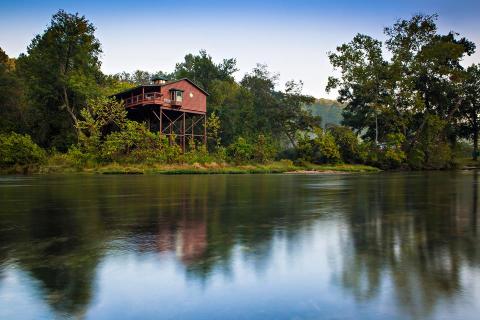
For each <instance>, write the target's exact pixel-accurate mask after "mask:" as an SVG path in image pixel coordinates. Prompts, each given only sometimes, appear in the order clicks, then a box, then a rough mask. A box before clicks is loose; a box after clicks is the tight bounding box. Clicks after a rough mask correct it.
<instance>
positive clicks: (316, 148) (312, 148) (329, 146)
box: [297, 128, 341, 163]
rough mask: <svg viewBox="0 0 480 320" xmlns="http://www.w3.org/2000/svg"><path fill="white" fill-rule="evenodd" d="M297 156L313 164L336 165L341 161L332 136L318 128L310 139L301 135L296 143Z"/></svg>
mask: <svg viewBox="0 0 480 320" xmlns="http://www.w3.org/2000/svg"><path fill="white" fill-rule="evenodd" d="M297 150H298V155H299V157H300V158H301V159H302V160H304V161H308V162H313V163H338V162H340V160H341V156H340V150H339V148H338V146H337V144H336V143H335V139H334V138H333V136H332V134H330V133H329V132H325V131H323V130H322V129H320V128H317V129H316V130H315V135H314V137H313V139H312V138H310V136H308V135H303V136H302V137H300V139H299V141H298V147H297Z"/></svg>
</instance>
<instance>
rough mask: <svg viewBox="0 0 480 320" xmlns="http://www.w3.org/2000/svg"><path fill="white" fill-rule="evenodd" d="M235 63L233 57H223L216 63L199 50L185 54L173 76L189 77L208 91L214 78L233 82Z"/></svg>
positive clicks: (178, 77) (179, 77)
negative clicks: (196, 53) (195, 52)
mask: <svg viewBox="0 0 480 320" xmlns="http://www.w3.org/2000/svg"><path fill="white" fill-rule="evenodd" d="M236 65H237V61H236V59H233V58H231V59H224V60H223V61H222V62H221V63H219V64H216V63H214V62H213V60H212V57H211V56H210V55H208V54H207V52H206V51H205V50H200V52H199V54H198V55H193V54H187V55H186V56H185V58H184V61H183V62H180V63H177V65H176V66H175V71H174V77H175V78H176V79H181V78H189V79H191V80H193V82H195V83H197V84H198V85H199V86H200V87H202V88H203V89H204V90H206V91H209V90H210V86H211V84H212V82H213V81H215V80H220V81H230V82H233V74H234V73H235V72H236V71H237V70H238V69H237V66H236Z"/></svg>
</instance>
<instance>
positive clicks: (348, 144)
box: [329, 126, 365, 163]
mask: <svg viewBox="0 0 480 320" xmlns="http://www.w3.org/2000/svg"><path fill="white" fill-rule="evenodd" d="M329 132H330V133H331V134H332V136H333V138H334V139H335V143H336V144H337V146H338V148H339V151H340V154H341V157H342V160H343V161H344V162H346V163H363V162H364V161H365V158H364V156H365V155H364V154H363V153H362V150H361V148H360V143H359V141H358V137H357V136H356V135H355V133H354V132H353V131H352V130H351V129H350V128H347V127H343V126H335V127H332V128H330V129H329Z"/></svg>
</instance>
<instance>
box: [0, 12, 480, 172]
mask: <svg viewBox="0 0 480 320" xmlns="http://www.w3.org/2000/svg"><path fill="white" fill-rule="evenodd" d="M436 19H437V16H436V15H415V16H413V17H412V18H411V19H409V20H398V21H397V22H396V23H395V24H394V25H393V26H392V27H388V28H385V35H386V39H387V40H386V41H385V48H384V44H383V43H382V42H381V41H379V40H376V39H374V38H372V37H370V36H367V35H362V34H358V35H356V36H355V37H354V38H353V40H352V41H351V42H349V43H346V44H343V45H341V46H339V47H338V48H337V49H336V50H335V51H334V52H331V53H329V59H330V62H331V64H332V66H333V67H334V68H335V69H337V70H338V71H339V72H338V76H333V77H330V78H329V82H328V86H327V90H337V91H338V103H339V105H342V106H344V109H343V120H342V125H341V126H337V125H326V124H324V125H323V127H322V119H321V118H320V117H319V116H317V115H315V114H318V112H315V114H314V113H312V108H309V106H310V105H312V104H314V103H315V102H316V100H315V98H313V97H311V96H309V95H305V94H303V93H302V82H301V81H293V80H292V81H288V82H287V83H286V84H285V89H284V90H278V89H277V87H278V74H275V73H272V72H271V71H270V70H269V69H268V67H267V66H265V65H261V64H258V65H257V66H256V67H254V68H253V69H252V71H251V72H248V73H247V74H245V75H244V76H243V78H242V79H241V80H240V81H236V80H235V79H234V74H235V73H236V72H238V69H237V66H236V59H235V58H227V59H223V60H222V61H221V62H215V61H214V60H213V59H212V57H211V56H210V55H208V53H207V52H206V51H204V50H201V51H200V52H199V53H198V54H187V55H186V56H185V57H184V60H183V61H181V62H179V63H177V64H176V65H175V68H174V70H173V71H172V72H165V71H157V72H148V71H142V70H137V71H135V72H133V73H127V72H122V73H118V74H113V75H109V74H104V73H103V72H102V71H101V60H100V55H101V53H102V49H101V44H100V42H99V40H98V39H97V38H96V36H95V26H94V25H93V24H92V23H91V22H90V21H89V20H88V19H87V18H86V17H85V16H81V15H79V14H71V13H67V12H65V11H63V10H60V11H58V12H57V13H55V14H54V15H53V16H52V20H51V23H50V25H49V26H48V27H47V28H46V30H44V31H43V32H42V33H40V34H38V35H37V36H35V37H34V39H33V40H32V41H31V43H30V45H29V46H28V47H27V51H26V53H24V54H21V55H20V56H19V57H18V58H10V57H8V56H7V55H6V54H5V52H4V51H3V50H1V49H0V131H1V133H2V135H1V136H0V145H1V146H2V148H1V149H2V151H1V152H2V158H5V159H6V158H8V159H9V160H8V161H2V163H1V164H3V165H5V164H11V163H12V162H15V161H16V160H15V159H17V158H22V157H23V158H22V159H23V160H22V161H24V162H28V159H29V156H28V154H27V156H25V155H21V154H19V155H15V154H18V153H19V152H20V153H21V151H19V150H18V148H17V147H18V145H20V144H22V145H24V146H25V148H23V149H25V150H30V152H31V153H32V155H31V158H35V159H37V158H42V157H41V156H40V154H41V151H39V149H38V148H37V145H38V146H39V147H40V148H41V149H42V150H46V151H45V153H49V154H53V153H65V154H70V155H75V159H76V160H78V159H79V158H80V159H83V160H82V161H84V160H85V159H90V160H92V161H122V160H128V161H145V160H148V159H150V160H152V161H167V160H166V159H169V160H168V161H181V159H180V158H179V157H180V156H179V155H178V154H179V152H178V150H176V149H175V146H171V145H170V144H169V143H168V141H166V140H165V139H164V138H163V137H157V136H155V134H154V133H150V132H147V131H148V130H146V129H145V126H144V125H143V124H133V123H131V121H129V120H128V119H127V117H126V113H125V112H124V110H123V109H122V106H121V104H120V103H118V102H115V101H112V100H111V99H110V100H109V99H108V98H107V97H109V96H110V95H112V94H113V93H116V92H119V91H121V90H124V89H128V88H131V87H133V86H136V85H140V84H147V83H150V81H151V78H152V77H154V76H163V77H166V78H167V79H180V78H185V77H186V78H189V79H191V80H193V81H194V82H195V83H197V84H198V85H199V86H200V87H202V88H203V89H204V90H206V91H207V92H209V94H210V96H209V98H208V108H207V110H208V114H209V121H208V123H209V125H208V136H209V139H208V148H206V147H203V149H202V147H201V146H195V145H192V146H191V147H192V148H191V150H194V151H195V152H197V153H196V154H198V153H199V152H200V154H203V156H202V157H196V158H198V159H202V158H203V159H204V160H205V161H207V160H212V159H217V160H220V161H234V162H249V161H262V162H263V161H269V160H272V159H275V158H277V159H280V158H288V159H291V160H295V161H299V162H302V161H305V162H314V163H336V162H349V163H367V164H372V165H376V166H380V167H385V168H393V167H408V168H444V167H448V166H451V165H452V164H453V163H454V161H455V155H456V154H457V153H458V152H457V151H458V150H459V149H461V148H460V147H461V146H463V144H462V143H460V142H461V141H463V140H464V139H467V140H471V141H473V145H474V153H473V155H474V157H475V159H476V157H477V153H478V130H479V128H478V113H479V112H478V110H479V107H478V106H479V94H478V93H479V91H480V66H479V65H472V66H470V67H468V68H466V69H465V68H464V67H463V66H462V65H461V61H462V59H463V58H464V57H465V56H466V55H471V54H473V53H474V51H475V44H474V43H473V42H471V41H469V40H467V39H465V38H460V37H459V35H458V34H457V33H454V32H449V33H447V34H441V33H439V31H438V30H437V26H436ZM386 56H388V57H389V58H388V59H387V58H386ZM112 124H113V125H115V127H116V130H115V132H108V130H107V129H108V128H112ZM12 132H13V133H14V134H10V133H12ZM140 132H141V133H142V134H140ZM158 141H162V142H158ZM172 148H173V149H172ZM100 150H101V151H100ZM157 151H161V152H162V154H163V155H165V154H170V155H172V156H171V157H165V156H162V157H159V156H156V157H153V155H154V154H156V152H157ZM25 152H27V151H25ZM12 153H15V154H13V155H12ZM27 153H28V152H27ZM131 154H136V156H135V157H131ZM139 155H141V156H139ZM190 156H192V155H190ZM16 157H17V158H16ZM152 157H153V158H152ZM17 162H18V161H17Z"/></svg>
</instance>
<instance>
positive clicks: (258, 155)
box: [253, 134, 276, 163]
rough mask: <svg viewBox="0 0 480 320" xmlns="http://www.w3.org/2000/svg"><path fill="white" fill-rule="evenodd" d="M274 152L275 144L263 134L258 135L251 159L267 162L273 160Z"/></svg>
mask: <svg viewBox="0 0 480 320" xmlns="http://www.w3.org/2000/svg"><path fill="white" fill-rule="evenodd" d="M275 154H276V150H275V146H274V145H273V144H272V142H271V140H270V139H267V138H266V137H265V136H264V135H263V134H260V135H258V138H257V140H256V141H255V145H254V146H253V159H254V160H255V161H256V162H260V163H267V162H269V161H271V160H273V158H274V156H275Z"/></svg>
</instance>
